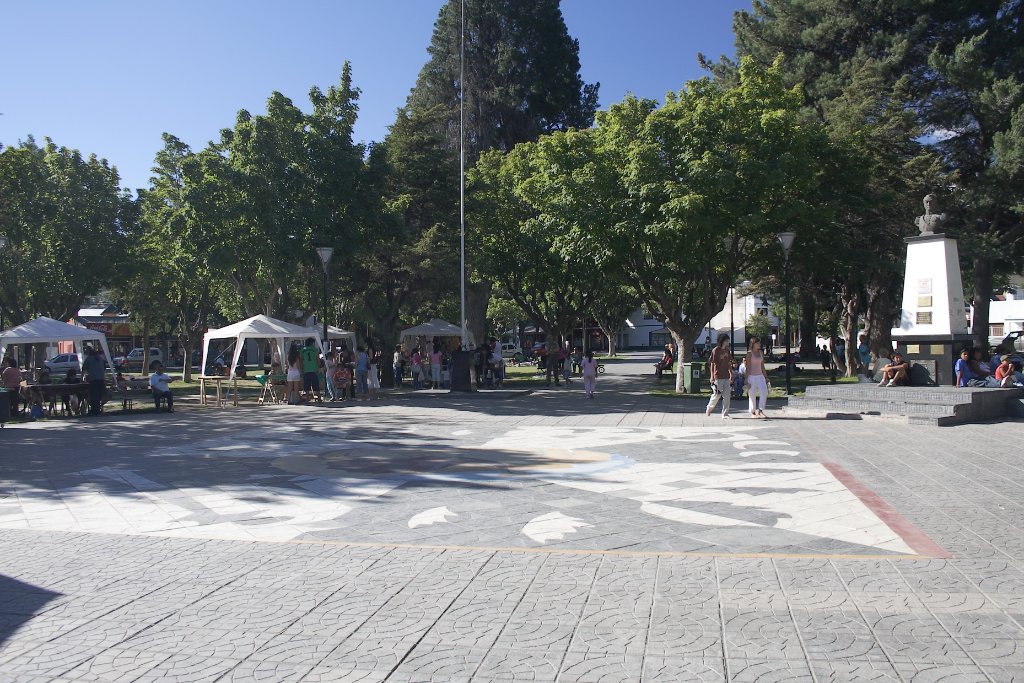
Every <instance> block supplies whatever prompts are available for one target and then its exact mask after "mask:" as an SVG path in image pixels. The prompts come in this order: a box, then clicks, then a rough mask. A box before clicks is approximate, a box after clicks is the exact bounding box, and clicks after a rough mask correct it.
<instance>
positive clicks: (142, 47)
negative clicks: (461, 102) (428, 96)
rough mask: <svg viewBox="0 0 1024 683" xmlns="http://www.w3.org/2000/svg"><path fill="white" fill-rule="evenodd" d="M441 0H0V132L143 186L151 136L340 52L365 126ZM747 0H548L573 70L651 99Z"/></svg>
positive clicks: (2, 138) (191, 137)
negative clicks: (108, 166)
mask: <svg viewBox="0 0 1024 683" xmlns="http://www.w3.org/2000/svg"><path fill="white" fill-rule="evenodd" d="M442 4H443V0H333V1H332V0H317V1H313V0H310V1H306V2H273V1H270V0H248V1H246V2H234V3H229V2H225V1H220V2H210V1H209V0H176V1H175V2H161V3H158V2H139V1H138V0H132V1H128V0H95V1H92V2H81V1H80V0H52V1H45V0H39V1H35V0H20V1H15V0H0V25H2V26H3V27H4V28H3V33H2V36H3V38H2V40H0V64H3V68H2V71H0V112H2V113H3V115H2V116H0V143H2V144H4V145H12V144H17V142H18V141H19V140H23V139H25V138H26V137H27V136H28V135H30V134H31V135H34V136H35V137H36V139H37V140H40V141H41V140H42V138H43V137H45V136H49V137H51V138H53V139H54V141H55V142H56V143H57V144H60V145H65V146H68V147H74V148H77V149H79V150H81V151H82V152H83V154H90V153H95V154H96V155H98V156H100V157H104V158H106V159H108V160H110V162H111V163H112V164H114V165H116V166H117V167H118V170H119V171H120V172H121V177H122V184H123V185H124V186H125V187H129V188H136V187H143V186H145V185H146V184H148V178H149V175H150V174H149V169H150V167H151V166H152V163H153V157H154V155H155V153H156V151H157V150H158V149H159V147H160V144H161V142H160V134H161V133H163V132H164V131H167V132H170V133H173V134H174V135H177V136H178V137H180V138H181V139H183V140H184V141H185V142H187V143H188V144H190V145H192V147H193V148H194V149H199V148H201V147H203V146H204V145H205V144H206V143H207V142H208V141H209V140H211V139H214V138H216V137H217V135H218V131H219V130H220V129H221V128H224V127H230V126H231V125H232V124H233V123H234V120H235V114H236V112H237V111H238V110H239V109H243V108H244V109H248V110H250V111H252V112H261V111H263V108H264V102H265V101H266V99H267V97H268V96H269V95H270V93H271V92H272V91H274V90H278V91H280V92H282V93H284V94H285V95H287V96H288V97H290V98H292V100H293V101H295V102H296V104H298V105H299V106H301V107H303V108H304V109H308V100H307V99H306V94H307V93H308V91H309V88H310V86H312V85H318V86H320V87H321V88H326V87H327V86H329V85H331V84H333V83H336V82H337V79H338V75H339V73H340V71H341V65H342V63H343V62H344V61H346V60H348V61H350V62H352V67H353V77H354V80H355V84H356V86H357V87H359V88H360V89H361V90H362V96H361V98H360V116H359V123H358V125H357V126H356V137H357V139H359V140H362V141H365V142H369V141H372V140H380V139H382V138H383V137H384V135H385V134H386V133H387V127H388V125H390V124H391V122H392V121H393V120H394V112H395V109H397V108H398V107H400V106H401V105H402V104H403V103H404V102H405V98H406V95H407V94H408V92H409V88H410V87H412V85H413V83H414V82H415V80H416V75H417V74H418V73H419V70H420V67H421V66H422V65H423V63H424V62H425V61H426V57H427V53H426V48H427V46H428V44H429V43H430V35H431V31H432V29H433V24H434V20H435V19H436V17H437V12H438V9H439V8H440V7H441V5H442ZM749 7H750V1H749V0H710V1H709V0H563V2H562V11H563V13H564V15H565V19H566V24H567V25H568V27H569V32H570V34H572V35H573V36H574V37H576V38H577V39H579V41H580V61H581V63H582V75H583V78H584V80H585V81H586V82H588V83H591V82H594V81H600V82H601V105H602V106H607V105H609V104H611V103H613V102H616V101H618V100H620V99H622V97H623V95H625V94H626V93H627V92H633V93H635V94H637V95H640V96H644V97H653V98H656V99H659V100H661V99H662V97H663V95H664V94H665V92H666V91H668V90H676V89H678V88H680V87H681V86H682V85H683V84H684V83H685V82H686V81H687V80H689V79H692V78H698V77H700V76H702V75H704V74H703V72H701V70H700V69H699V67H698V66H697V60H696V55H697V52H704V53H705V54H709V55H713V56H717V55H719V54H723V53H725V54H732V52H733V39H732V32H731V27H732V13H733V12H734V11H735V10H737V9H743V8H749Z"/></svg>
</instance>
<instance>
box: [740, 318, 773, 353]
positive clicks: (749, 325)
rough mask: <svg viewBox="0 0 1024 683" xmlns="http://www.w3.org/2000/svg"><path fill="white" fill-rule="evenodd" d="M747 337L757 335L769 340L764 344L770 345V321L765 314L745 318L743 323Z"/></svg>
mask: <svg viewBox="0 0 1024 683" xmlns="http://www.w3.org/2000/svg"><path fill="white" fill-rule="evenodd" d="M745 329H746V334H747V338H748V339H749V338H750V337H757V338H758V339H761V340H765V339H767V340H769V342H768V343H767V344H766V346H770V345H771V343H770V340H771V338H772V321H771V318H769V317H768V316H766V315H758V314H755V315H752V316H750V317H749V318H747V322H746V325H745Z"/></svg>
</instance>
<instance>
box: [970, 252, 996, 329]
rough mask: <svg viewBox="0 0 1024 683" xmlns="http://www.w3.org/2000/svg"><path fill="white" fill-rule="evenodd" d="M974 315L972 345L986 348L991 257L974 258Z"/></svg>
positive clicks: (990, 293) (990, 290) (990, 292)
mask: <svg viewBox="0 0 1024 683" xmlns="http://www.w3.org/2000/svg"><path fill="white" fill-rule="evenodd" d="M972 284H973V289H974V301H973V303H974V315H973V316H972V318H971V337H973V339H974V346H975V347H976V348H979V349H987V348H988V327H989V323H988V321H989V317H988V312H989V310H988V309H989V302H990V301H991V300H992V259H991V258H989V257H987V256H978V257H976V258H975V259H974V276H973V278H972Z"/></svg>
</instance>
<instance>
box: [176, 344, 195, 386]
mask: <svg viewBox="0 0 1024 683" xmlns="http://www.w3.org/2000/svg"><path fill="white" fill-rule="evenodd" d="M178 341H179V342H181V349H182V353H184V354H185V360H184V361H182V363H183V365H184V367H182V369H181V381H183V382H191V381H192V350H193V349H194V348H195V344H193V343H192V339H191V338H189V337H186V338H181V337H179V338H178Z"/></svg>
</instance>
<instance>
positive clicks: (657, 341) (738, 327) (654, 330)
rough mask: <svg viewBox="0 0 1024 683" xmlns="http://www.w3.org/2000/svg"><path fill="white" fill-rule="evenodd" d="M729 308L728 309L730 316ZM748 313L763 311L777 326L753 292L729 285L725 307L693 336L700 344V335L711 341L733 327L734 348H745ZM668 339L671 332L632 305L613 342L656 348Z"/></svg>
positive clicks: (631, 346)
mask: <svg viewBox="0 0 1024 683" xmlns="http://www.w3.org/2000/svg"><path fill="white" fill-rule="evenodd" d="M730 309H731V311H732V315H731V318H730ZM752 315H766V316H768V319H769V320H771V324H772V327H773V328H778V326H779V319H778V318H776V317H775V316H773V315H772V314H771V313H770V312H769V311H768V304H767V303H766V302H765V301H764V300H763V299H762V298H761V297H760V296H758V295H757V294H743V295H739V294H736V293H735V292H734V291H732V290H731V289H730V291H729V293H728V295H726V301H725V308H723V309H722V310H721V311H720V312H719V313H717V314H716V315H715V316H713V317H712V318H711V322H710V325H711V329H710V332H709V333H708V334H705V335H702V338H701V339H698V340H697V343H698V345H699V344H702V343H703V342H704V337H707V336H709V335H710V337H711V343H712V344H714V343H715V338H716V337H717V335H718V333H719V332H725V333H726V334H728V333H729V330H730V328H733V329H734V335H735V339H734V343H735V345H736V348H737V349H739V348H746V345H747V335H746V334H745V330H746V324H747V319H748V318H750V316H752ZM670 341H672V335H671V334H670V333H669V331H668V328H666V327H665V326H664V325H663V324H662V323H661V322H659V321H658V320H655V318H654V316H652V315H650V314H649V313H646V312H645V311H644V310H643V309H642V308H638V309H636V310H635V311H633V312H632V313H631V314H630V316H629V317H628V318H626V322H625V324H624V325H623V326H622V328H621V329H620V330H619V333H618V335H617V337H616V343H617V344H618V347H619V348H620V349H627V348H632V349H660V348H662V347H663V346H665V344H667V343H668V342H670Z"/></svg>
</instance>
